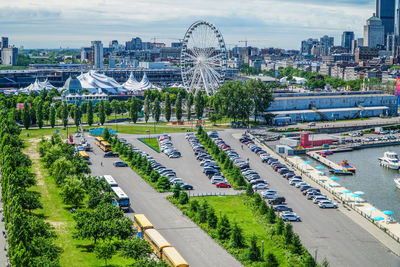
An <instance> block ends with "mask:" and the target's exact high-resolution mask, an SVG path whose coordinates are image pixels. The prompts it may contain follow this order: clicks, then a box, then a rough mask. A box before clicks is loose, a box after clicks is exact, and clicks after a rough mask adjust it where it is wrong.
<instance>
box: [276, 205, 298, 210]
mask: <svg viewBox="0 0 400 267" xmlns="http://www.w3.org/2000/svg"><path fill="white" fill-rule="evenodd" d="M272 209H273V210H274V211H293V210H292V208H289V207H288V206H286V205H276V206H274V207H273V208H272Z"/></svg>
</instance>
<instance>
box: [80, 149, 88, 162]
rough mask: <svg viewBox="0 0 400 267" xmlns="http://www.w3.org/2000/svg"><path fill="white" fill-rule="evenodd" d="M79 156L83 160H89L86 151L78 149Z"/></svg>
mask: <svg viewBox="0 0 400 267" xmlns="http://www.w3.org/2000/svg"><path fill="white" fill-rule="evenodd" d="M79 156H80V157H81V158H82V159H84V160H89V155H88V153H86V151H79Z"/></svg>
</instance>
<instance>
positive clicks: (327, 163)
mask: <svg viewBox="0 0 400 267" xmlns="http://www.w3.org/2000/svg"><path fill="white" fill-rule="evenodd" d="M306 154H307V155H308V156H310V157H312V158H313V159H315V160H316V161H318V162H321V163H322V164H323V165H325V166H327V167H329V168H331V169H333V170H343V167H342V166H340V165H339V164H337V163H334V162H332V161H330V160H329V159H327V158H324V157H323V156H321V155H319V154H317V152H314V151H313V152H307V153H306Z"/></svg>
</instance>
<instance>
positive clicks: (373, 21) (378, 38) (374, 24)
mask: <svg viewBox="0 0 400 267" xmlns="http://www.w3.org/2000/svg"><path fill="white" fill-rule="evenodd" d="M384 45H385V26H384V25H383V24H382V20H381V19H380V18H378V17H377V16H376V15H375V14H373V16H372V17H370V18H369V19H368V20H367V23H366V25H364V46H368V47H371V48H379V47H380V46H384Z"/></svg>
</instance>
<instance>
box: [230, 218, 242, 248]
mask: <svg viewBox="0 0 400 267" xmlns="http://www.w3.org/2000/svg"><path fill="white" fill-rule="evenodd" d="M231 247H233V248H242V247H244V237H243V233H242V229H241V228H240V227H239V226H238V225H237V223H236V222H235V223H233V227H232V231H231Z"/></svg>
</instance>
